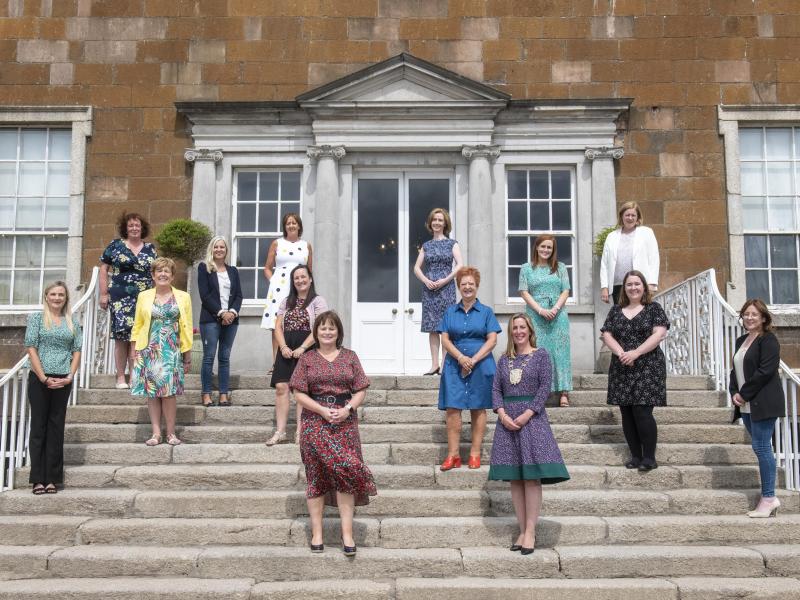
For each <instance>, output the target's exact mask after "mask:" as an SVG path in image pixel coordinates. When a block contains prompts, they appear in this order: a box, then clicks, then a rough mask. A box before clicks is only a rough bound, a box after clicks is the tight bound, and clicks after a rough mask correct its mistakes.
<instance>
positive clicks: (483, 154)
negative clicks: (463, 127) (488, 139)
mask: <svg viewBox="0 0 800 600" xmlns="http://www.w3.org/2000/svg"><path fill="white" fill-rule="evenodd" d="M461 155H462V156H463V157H464V158H466V159H467V160H469V161H472V160H473V159H475V158H485V159H487V160H488V159H495V158H497V157H498V156H500V146H489V145H486V144H479V145H477V146H462V147H461Z"/></svg>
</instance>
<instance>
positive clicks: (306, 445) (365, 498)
mask: <svg viewBox="0 0 800 600" xmlns="http://www.w3.org/2000/svg"><path fill="white" fill-rule="evenodd" d="M289 387H291V389H292V390H293V391H296V392H303V393H305V394H308V395H309V396H312V397H313V396H322V395H339V394H353V393H355V392H357V391H359V390H363V389H366V388H367V387H369V379H367V376H366V374H365V373H364V369H362V368H361V362H360V361H359V360H358V356H356V353H355V352H353V351H352V350H348V349H347V348H341V349H340V350H339V355H338V356H337V357H336V358H335V359H334V360H333V361H331V362H329V361H327V360H325V358H323V356H322V355H321V354H320V353H319V352H318V351H317V350H311V351H309V352H307V353H306V354H303V355H302V356H301V357H300V359H299V360H298V361H297V366H296V367H295V370H294V373H292V379H291V381H290V382H289ZM320 403H321V404H324V405H325V406H328V404H327V403H324V402H320ZM300 457H301V458H302V460H303V465H305V468H306V481H307V482H308V485H307V487H306V497H307V498H318V497H320V496H325V504H327V505H329V506H336V492H337V491H338V492H342V493H345V494H352V495H353V496H354V498H355V503H356V506H363V505H365V504H369V497H370V496H374V495H376V494H377V493H378V492H377V490H376V488H375V481H374V479H373V478H372V473H371V472H370V470H369V468H368V467H367V465H366V464H365V463H364V457H363V456H362V454H361V438H360V437H359V435H358V415H357V414H356V411H352V412H351V413H350V416H349V417H348V418H347V420H345V421H343V422H341V423H328V422H327V421H326V420H325V419H323V418H322V416H320V415H318V414H317V413H314V412H311V411H308V410H305V409H303V415H302V419H301V425H300Z"/></svg>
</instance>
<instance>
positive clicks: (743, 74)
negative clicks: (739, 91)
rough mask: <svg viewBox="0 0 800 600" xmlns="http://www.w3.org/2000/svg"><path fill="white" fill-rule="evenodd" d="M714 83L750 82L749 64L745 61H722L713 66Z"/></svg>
mask: <svg viewBox="0 0 800 600" xmlns="http://www.w3.org/2000/svg"><path fill="white" fill-rule="evenodd" d="M714 81H719V82H745V81H750V63H749V62H748V61H746V60H723V61H719V62H717V63H716V64H715V65H714Z"/></svg>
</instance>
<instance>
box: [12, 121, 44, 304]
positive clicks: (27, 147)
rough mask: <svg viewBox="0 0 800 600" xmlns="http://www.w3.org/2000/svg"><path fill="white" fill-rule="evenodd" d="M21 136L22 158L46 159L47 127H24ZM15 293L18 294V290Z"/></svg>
mask: <svg viewBox="0 0 800 600" xmlns="http://www.w3.org/2000/svg"><path fill="white" fill-rule="evenodd" d="M20 138H21V139H20V159H21V160H44V153H45V147H46V144H47V130H46V129H23V130H22V135H21V136H20ZM14 294H15V295H16V291H15V292H14Z"/></svg>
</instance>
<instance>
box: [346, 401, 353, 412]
mask: <svg viewBox="0 0 800 600" xmlns="http://www.w3.org/2000/svg"><path fill="white" fill-rule="evenodd" d="M344 408H346V409H347V410H348V411H349V412H353V405H352V404H350V403H349V402H348V403H347V404H345V405H344Z"/></svg>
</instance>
